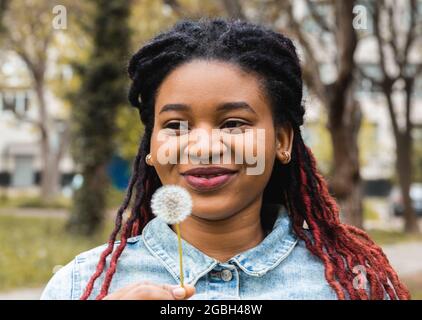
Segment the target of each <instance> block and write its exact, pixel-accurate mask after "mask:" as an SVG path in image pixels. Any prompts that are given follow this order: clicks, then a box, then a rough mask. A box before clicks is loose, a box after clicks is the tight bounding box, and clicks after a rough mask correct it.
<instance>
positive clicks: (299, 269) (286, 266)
mask: <svg viewBox="0 0 422 320" xmlns="http://www.w3.org/2000/svg"><path fill="white" fill-rule="evenodd" d="M276 213H277V214H278V215H277V218H276V220H275V223H274V226H273V228H272V230H271V231H270V232H269V233H268V234H267V235H266V237H265V238H264V240H263V241H262V242H261V243H259V244H258V245H257V246H255V247H254V248H251V249H248V250H246V251H244V252H242V253H240V254H238V255H236V256H234V257H232V258H231V259H230V260H228V261H227V262H224V263H221V262H219V261H217V260H216V259H214V258H211V257H209V256H207V255H205V254H204V253H202V252H201V251H200V250H198V249H197V248H195V247H194V246H192V245H191V244H189V243H188V242H186V241H185V240H183V242H182V243H183V244H182V245H183V267H184V272H185V283H189V284H192V285H194V286H195V288H196V294H195V295H194V296H192V297H191V299H192V300H194V299H219V300H220V299H337V296H336V294H335V292H334V290H333V289H332V288H331V287H330V286H329V284H328V283H327V281H326V279H325V276H324V265H323V263H322V262H321V260H320V259H319V258H317V257H315V256H313V255H312V254H311V253H310V252H309V250H308V249H307V248H306V246H305V243H304V242H303V241H302V240H300V239H298V238H297V237H296V235H295V234H294V233H293V230H292V225H291V220H290V217H289V215H288V213H287V210H286V209H285V207H283V206H280V207H279V209H278V212H276ZM118 243H119V241H117V242H116V245H117V244H118ZM106 246H107V245H106V244H105V245H102V246H100V247H97V248H94V249H92V250H89V251H86V252H84V253H81V254H79V255H78V256H76V257H75V259H74V260H73V261H71V262H70V263H69V264H67V265H66V266H65V267H63V268H62V269H60V270H59V271H58V272H57V273H56V274H55V275H54V276H53V277H52V279H51V280H50V281H49V283H48V284H47V287H46V288H45V290H44V292H43V294H42V297H41V299H79V297H80V296H81V295H82V293H83V290H84V288H85V286H86V284H87V282H88V280H89V278H90V277H91V275H92V274H93V272H94V271H95V268H96V265H97V263H98V259H99V256H100V254H101V252H102V251H103V250H104V249H105V248H106ZM177 249H178V248H177V235H176V233H175V232H174V231H173V230H172V229H171V228H170V226H169V225H167V224H166V223H165V222H163V221H162V220H160V219H158V218H154V219H153V220H151V221H150V222H149V223H148V224H147V225H146V226H145V228H144V230H143V232H142V235H140V236H137V237H133V238H130V239H128V243H127V245H126V248H125V249H124V251H123V253H122V255H121V256H120V258H119V260H118V265H117V271H116V273H115V274H114V277H113V280H112V282H111V285H110V290H109V292H113V291H115V290H117V289H118V288H121V287H123V286H126V285H129V284H132V283H135V282H137V281H140V280H149V281H153V282H155V283H168V284H178V283H179V256H178V250H177ZM107 261H109V259H108V260H107ZM107 266H108V264H107ZM103 279H104V272H103V274H102V276H101V277H100V278H99V279H97V281H96V283H95V286H94V290H93V292H92V294H91V296H90V299H94V298H95V297H96V295H97V294H98V292H99V289H100V285H101V283H102V281H103Z"/></svg>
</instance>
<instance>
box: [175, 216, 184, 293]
mask: <svg viewBox="0 0 422 320" xmlns="http://www.w3.org/2000/svg"><path fill="white" fill-rule="evenodd" d="M176 232H177V240H178V243H179V261H180V286H181V287H182V288H184V286H183V263H182V257H183V254H182V238H181V236H180V228H179V224H178V223H176Z"/></svg>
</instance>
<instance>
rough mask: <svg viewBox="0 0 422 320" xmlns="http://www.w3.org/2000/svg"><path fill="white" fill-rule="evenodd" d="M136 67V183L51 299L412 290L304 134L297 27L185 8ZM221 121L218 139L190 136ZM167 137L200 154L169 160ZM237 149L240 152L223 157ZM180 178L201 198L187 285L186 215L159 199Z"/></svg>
mask: <svg viewBox="0 0 422 320" xmlns="http://www.w3.org/2000/svg"><path fill="white" fill-rule="evenodd" d="M128 69H129V75H130V78H131V80H132V84H131V88H130V92H129V100H130V102H131V104H132V105H133V106H135V107H137V108H138V109H139V112H140V118H141V120H142V122H143V124H144V125H145V133H144V135H143V137H142V141H141V143H140V146H139V151H138V154H137V156H136V159H135V161H134V165H133V175H132V178H131V181H130V184H129V187H128V191H127V196H126V198H125V200H124V203H123V204H122V206H121V208H120V209H119V210H118V213H117V217H116V225H115V228H114V230H113V232H112V234H111V237H110V240H109V242H108V244H105V245H103V246H101V247H98V248H94V249H92V250H90V251H87V252H84V253H82V254H80V255H78V256H77V257H75V259H74V260H73V261H72V262H71V263H69V264H67V265H66V266H65V267H64V268H62V269H61V270H60V271H59V272H57V273H56V274H55V275H54V277H53V278H52V279H51V280H50V282H49V283H48V285H47V287H46V289H45V291H44V293H43V295H42V299H93V298H97V299H409V298H410V297H409V292H408V291H407V289H406V288H405V287H404V285H403V284H402V283H401V282H400V280H399V279H398V277H397V274H396V272H395V271H394V270H393V269H392V267H391V266H390V264H389V262H388V260H387V258H386V256H385V255H384V253H383V252H382V250H381V249H380V247H378V246H377V245H376V244H374V242H373V241H372V240H371V239H370V238H369V237H368V235H367V234H366V233H365V232H363V231H362V230H360V229H357V228H355V227H353V226H349V225H345V224H343V223H341V222H340V220H339V209H338V206H337V204H336V202H335V200H334V199H333V197H331V196H330V194H329V193H328V191H327V186H326V183H325V181H324V179H323V178H322V177H321V175H320V174H319V173H318V171H317V166H316V162H315V158H314V156H313V155H312V152H311V150H310V149H309V148H308V147H307V146H306V145H305V143H304V142H303V140H302V136H301V126H302V124H303V121H304V113H305V109H304V107H303V105H302V89H303V88H302V79H301V68H300V65H299V59H298V56H297V54H296V49H295V47H294V45H293V43H292V41H291V40H290V39H288V38H286V37H285V36H283V35H281V34H279V33H277V32H274V31H272V30H270V29H268V28H266V27H263V26H260V25H255V24H252V23H248V22H243V21H239V20H237V21H231V20H223V19H202V20H200V21H199V22H193V21H181V22H179V23H177V24H176V25H175V26H174V27H173V28H172V29H170V30H169V31H166V32H164V33H161V34H159V35H158V36H156V37H155V38H154V39H152V40H151V41H150V42H148V43H147V44H146V45H145V46H143V47H142V48H141V49H140V50H139V51H138V52H137V53H136V54H135V55H134V56H133V57H132V59H131V60H130V63H129V68H128ZM105 94H106V93H105ZM216 129H217V130H219V131H220V133H221V135H220V136H218V137H217V138H215V137H216V136H213V138H212V139H211V142H210V143H208V144H207V143H205V140H206V139H199V140H197V141H190V140H189V141H188V142H187V143H186V142H182V141H186V140H183V138H186V137H189V136H193V135H194V134H195V133H197V132H199V131H202V132H206V133H211V131H212V130H216ZM260 130H261V131H260ZM251 132H252V134H250V133H251ZM258 132H261V133H263V134H261V135H259V134H258ZM210 136H211V135H210ZM163 137H164V138H163ZM234 137H237V138H239V139H237V140H236V146H233V145H232V144H233V141H232V140H233V139H232V138H234ZM242 138H243V139H242ZM204 143H205V144H204ZM345 143H347V141H345ZM204 145H205V146H206V148H205V149H204V148H203V147H204ZM187 147H189V148H187ZM263 147H264V148H263ZM163 148H166V150H168V151H169V152H176V153H177V156H178V157H179V158H180V159H181V158H182V154H185V153H186V152H187V155H188V156H190V158H189V161H188V162H182V161H176V162H165V161H164V162H163V161H161V160H162V159H160V154H161V158H162V150H163ZM186 150H188V151H186ZM192 150H200V152H199V153H198V152H193V151H192ZM204 150H206V151H209V152H204ZM248 150H249V151H251V150H252V152H255V153H254V154H255V155H256V151H259V154H258V157H257V158H260V159H261V160H262V168H263V170H261V172H260V173H259V174H251V173H250V171H248V169H250V168H251V167H252V165H251V164H250V163H248V162H247V161H243V162H239V161H234V158H236V157H237V156H239V152H244V153H246V151H248ZM225 153H228V154H229V155H230V160H231V161H229V162H224V163H223V164H221V163H222V162H221V161H220V164H218V165H215V164H213V163H211V160H210V159H211V158H213V159H220V160H221V158H222V157H223V154H225ZM195 157H196V159H194V158H195ZM179 158H178V159H179ZM192 159H194V160H198V161H196V162H195V161H193V160H192ZM207 160H209V161H208V162H207ZM169 184H173V185H180V186H182V187H184V188H186V190H188V191H189V193H190V195H191V197H192V200H193V210H192V214H191V215H190V216H189V217H188V218H187V219H186V220H184V221H183V222H182V223H181V224H180V230H181V234H182V237H183V257H184V260H183V261H184V272H185V273H184V274H185V288H181V287H180V286H178V283H179V281H180V279H179V268H178V266H179V264H178V251H177V236H176V233H175V232H174V230H173V226H171V225H167V224H166V223H165V222H162V221H161V220H160V219H158V218H155V216H154V215H153V214H152V212H151V207H150V200H151V197H152V195H153V193H154V192H155V190H157V188H159V187H160V186H162V185H169ZM133 193H135V199H134V202H133V203H134V204H133V208H132V210H131V214H130V216H129V218H128V219H126V221H124V222H123V213H124V212H125V210H126V209H127V207H128V206H129V202H130V201H131V198H132V194H133ZM119 231H121V240H120V241H116V235H117V233H118V232H119Z"/></svg>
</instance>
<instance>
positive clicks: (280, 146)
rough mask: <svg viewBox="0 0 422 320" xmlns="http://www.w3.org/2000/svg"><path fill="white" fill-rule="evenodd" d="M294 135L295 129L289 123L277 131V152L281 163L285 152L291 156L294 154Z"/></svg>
mask: <svg viewBox="0 0 422 320" xmlns="http://www.w3.org/2000/svg"><path fill="white" fill-rule="evenodd" d="M293 135H294V134H293V129H292V126H291V125H290V124H289V123H288V124H286V125H283V126H282V127H278V128H277V129H276V148H275V151H276V156H277V158H278V159H279V160H280V161H282V160H283V154H282V152H283V151H288V152H289V153H290V154H292V146H293Z"/></svg>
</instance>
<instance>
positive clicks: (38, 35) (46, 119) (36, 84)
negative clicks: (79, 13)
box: [2, 0, 71, 202]
mask: <svg viewBox="0 0 422 320" xmlns="http://www.w3.org/2000/svg"><path fill="white" fill-rule="evenodd" d="M62 3H63V5H66V6H71V4H70V2H69V1H67V0H66V1H62ZM55 5H56V1H53V0H51V1H49V0H46V1H31V0H19V1H9V2H8V8H7V11H6V12H5V14H4V24H3V26H4V28H5V32H4V38H5V39H4V41H3V49H6V50H7V49H9V50H12V51H13V52H15V53H16V54H17V55H18V56H19V57H20V58H21V59H22V61H23V62H24V64H25V65H26V68H27V70H28V73H29V75H30V77H31V80H32V87H33V89H34V91H35V95H36V98H37V110H38V117H37V118H36V119H33V118H28V117H26V116H25V115H21V114H17V113H16V117H17V118H18V119H19V120H22V121H28V122H31V123H32V124H33V125H34V126H35V127H36V128H37V129H38V131H39V133H40V149H41V152H40V154H41V159H42V174H41V196H42V198H43V199H44V200H45V201H47V202H48V201H50V200H52V198H53V197H55V196H56V195H57V193H58V192H59V190H60V173H59V163H60V160H61V158H62V156H63V154H64V152H65V150H66V148H67V146H68V141H69V139H68V137H69V135H68V132H69V130H68V125H67V121H66V119H55V118H54V117H53V115H52V114H51V106H48V105H47V101H46V87H47V74H48V70H49V66H51V62H52V61H51V52H52V48H53V47H54V39H55V37H56V35H57V34H56V31H57V30H55V28H54V26H53V24H52V22H53V20H54V14H53V11H52V10H53V8H54V6H55ZM2 6H4V1H3V2H2ZM28 13H30V14H28Z"/></svg>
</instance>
